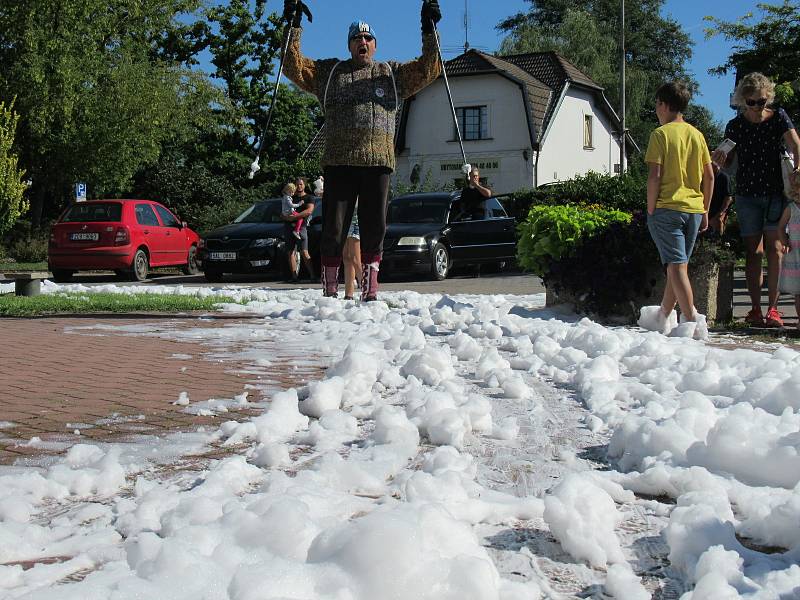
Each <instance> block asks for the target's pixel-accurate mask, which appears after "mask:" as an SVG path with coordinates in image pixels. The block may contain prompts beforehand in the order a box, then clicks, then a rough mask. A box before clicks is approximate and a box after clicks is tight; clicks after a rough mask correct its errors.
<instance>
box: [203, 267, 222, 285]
mask: <svg viewBox="0 0 800 600" xmlns="http://www.w3.org/2000/svg"><path fill="white" fill-rule="evenodd" d="M203 275H204V276H205V278H206V281H208V282H209V283H219V282H220V281H222V278H223V277H224V275H225V274H224V273H223V272H222V271H217V270H216V269H206V270H205V271H204V272H203Z"/></svg>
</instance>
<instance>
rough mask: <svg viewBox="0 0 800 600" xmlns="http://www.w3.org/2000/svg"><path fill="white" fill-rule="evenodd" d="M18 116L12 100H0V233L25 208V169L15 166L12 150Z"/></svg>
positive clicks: (9, 225) (13, 221)
mask: <svg viewBox="0 0 800 600" xmlns="http://www.w3.org/2000/svg"><path fill="white" fill-rule="evenodd" d="M18 119H19V116H18V115H17V114H16V113H15V112H14V101H13V100H12V101H11V103H10V104H9V105H8V106H6V105H5V103H4V102H0V235H2V234H3V233H5V232H6V231H8V230H9V229H11V227H12V226H13V225H14V223H15V222H16V220H17V219H18V218H19V217H20V215H22V214H23V213H24V212H25V211H26V210H28V202H27V201H26V200H25V190H26V189H27V187H28V184H27V183H26V182H24V181H23V178H24V177H25V171H23V170H22V169H20V168H18V166H17V155H16V154H14V152H13V146H14V134H15V132H16V130H17V120H18Z"/></svg>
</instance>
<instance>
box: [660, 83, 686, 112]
mask: <svg viewBox="0 0 800 600" xmlns="http://www.w3.org/2000/svg"><path fill="white" fill-rule="evenodd" d="M691 99H692V92H691V91H690V90H689V88H688V87H687V86H686V84H684V83H682V82H680V81H669V82H667V83H665V84H663V85H662V86H661V87H660V88H658V90H656V100H660V101H661V102H663V103H664V104H666V105H667V106H669V109H670V110H671V111H672V112H676V113H678V112H679V113H682V112H684V111H685V110H686V107H687V106H689V100H691Z"/></svg>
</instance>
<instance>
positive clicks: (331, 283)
mask: <svg viewBox="0 0 800 600" xmlns="http://www.w3.org/2000/svg"><path fill="white" fill-rule="evenodd" d="M322 295H323V296H328V297H331V298H338V297H339V267H338V266H337V267H326V266H325V265H322Z"/></svg>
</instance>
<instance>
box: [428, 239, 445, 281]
mask: <svg viewBox="0 0 800 600" xmlns="http://www.w3.org/2000/svg"><path fill="white" fill-rule="evenodd" d="M449 272H450V253H449V252H448V251H447V246H445V245H444V244H436V245H435V246H434V247H433V252H431V277H433V278H434V279H435V280H436V281H442V280H443V279H447V274H448V273H449Z"/></svg>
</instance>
